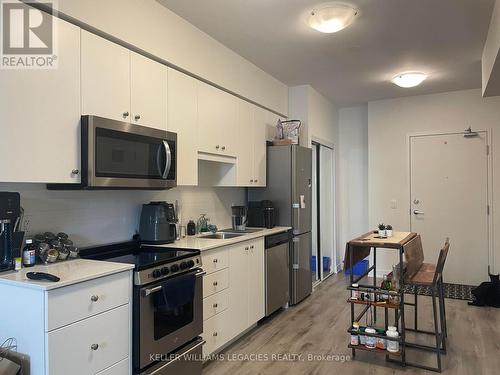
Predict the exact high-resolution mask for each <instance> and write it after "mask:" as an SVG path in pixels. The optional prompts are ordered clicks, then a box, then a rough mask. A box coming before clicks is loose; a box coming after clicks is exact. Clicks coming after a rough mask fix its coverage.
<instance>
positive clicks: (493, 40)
mask: <svg viewBox="0 0 500 375" xmlns="http://www.w3.org/2000/svg"><path fill="white" fill-rule="evenodd" d="M481 67H482V82H483V86H482V87H483V95H484V96H492V95H500V0H496V2H495V6H494V8H493V13H492V14H491V21H490V27H489V30H488V37H487V38H486V43H485V44H484V49H483V56H482V59H481Z"/></svg>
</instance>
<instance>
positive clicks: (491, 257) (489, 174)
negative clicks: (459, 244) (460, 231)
mask: <svg viewBox="0 0 500 375" xmlns="http://www.w3.org/2000/svg"><path fill="white" fill-rule="evenodd" d="M473 132H476V133H484V134H485V135H486V150H485V152H486V191H487V193H486V195H487V202H488V207H489V212H488V213H487V220H488V228H487V232H488V238H487V240H488V269H489V270H491V272H493V273H496V272H497V270H496V269H495V251H494V249H495V247H494V240H495V238H494V233H493V155H492V154H493V152H492V147H491V140H492V139H493V129H492V128H490V129H483V130H473ZM458 134H461V135H463V134H465V131H426V132H414V133H408V134H407V135H406V145H407V147H406V150H407V162H408V168H407V173H408V174H407V179H408V192H407V193H408V201H407V202H406V207H407V209H408V228H409V229H410V231H411V230H412V228H411V172H412V170H411V140H412V138H420V137H432V136H439V135H458ZM452 241H453V239H452Z"/></svg>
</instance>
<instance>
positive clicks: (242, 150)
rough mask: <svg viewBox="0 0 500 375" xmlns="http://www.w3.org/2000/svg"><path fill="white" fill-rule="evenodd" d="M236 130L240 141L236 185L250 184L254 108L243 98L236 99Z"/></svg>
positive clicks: (252, 172) (251, 183)
mask: <svg viewBox="0 0 500 375" xmlns="http://www.w3.org/2000/svg"><path fill="white" fill-rule="evenodd" d="M237 123H238V131H239V134H240V139H241V141H240V142H239V145H238V172H237V173H238V185H239V186H252V185H253V181H254V178H255V177H254V168H253V163H254V146H253V138H254V137H253V133H254V129H253V127H254V125H255V108H254V106H253V105H252V104H250V103H247V102H245V101H244V100H238V122H237Z"/></svg>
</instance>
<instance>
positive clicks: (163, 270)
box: [161, 267, 170, 276]
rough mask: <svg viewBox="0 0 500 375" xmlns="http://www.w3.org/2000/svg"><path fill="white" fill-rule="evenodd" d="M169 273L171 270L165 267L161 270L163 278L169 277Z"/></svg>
mask: <svg viewBox="0 0 500 375" xmlns="http://www.w3.org/2000/svg"><path fill="white" fill-rule="evenodd" d="M169 272H170V270H169V269H168V267H163V268H162V269H161V274H162V275H163V276H165V275H168V273H169Z"/></svg>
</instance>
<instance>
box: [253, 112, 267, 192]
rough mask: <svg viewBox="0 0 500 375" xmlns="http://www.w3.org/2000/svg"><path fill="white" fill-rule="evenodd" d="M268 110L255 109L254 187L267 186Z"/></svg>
mask: <svg viewBox="0 0 500 375" xmlns="http://www.w3.org/2000/svg"><path fill="white" fill-rule="evenodd" d="M266 112H267V111H266V110H264V109H262V108H258V107H255V112H254V123H253V185H252V186H266V160H267V159H266V153H267V145H266V141H267V139H266V136H267V125H266V121H265V119H266Z"/></svg>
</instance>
